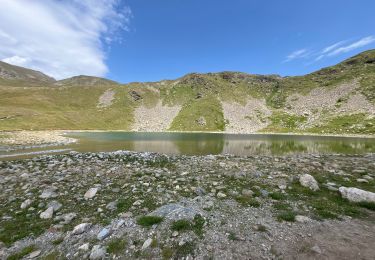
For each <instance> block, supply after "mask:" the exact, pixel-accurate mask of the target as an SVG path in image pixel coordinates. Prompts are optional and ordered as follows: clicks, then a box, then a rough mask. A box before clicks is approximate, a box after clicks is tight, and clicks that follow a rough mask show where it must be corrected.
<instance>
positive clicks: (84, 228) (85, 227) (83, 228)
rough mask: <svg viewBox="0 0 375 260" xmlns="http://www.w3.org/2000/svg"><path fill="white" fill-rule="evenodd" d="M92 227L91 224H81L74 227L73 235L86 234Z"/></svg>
mask: <svg viewBox="0 0 375 260" xmlns="http://www.w3.org/2000/svg"><path fill="white" fill-rule="evenodd" d="M90 227H91V223H81V224H79V225H77V226H75V227H74V229H73V232H72V234H73V235H80V234H82V233H84V232H86V231H87V230H88V229H89V228H90Z"/></svg>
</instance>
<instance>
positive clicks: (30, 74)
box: [0, 61, 56, 86]
mask: <svg viewBox="0 0 375 260" xmlns="http://www.w3.org/2000/svg"><path fill="white" fill-rule="evenodd" d="M55 81H56V80H55V79H54V78H51V77H49V76H47V75H45V74H43V73H42V72H39V71H36V70H31V69H26V68H23V67H19V66H14V65H11V64H8V63H5V62H2V61H0V84H1V85H9V86H17V85H18V86H20V85H25V86H34V85H45V84H52V83H54V82H55Z"/></svg>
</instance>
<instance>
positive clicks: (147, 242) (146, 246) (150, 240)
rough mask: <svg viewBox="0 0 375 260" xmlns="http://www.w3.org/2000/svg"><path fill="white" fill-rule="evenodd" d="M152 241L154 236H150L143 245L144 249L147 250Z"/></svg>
mask: <svg viewBox="0 0 375 260" xmlns="http://www.w3.org/2000/svg"><path fill="white" fill-rule="evenodd" d="M151 243H152V238H148V239H147V240H146V241H145V242H144V243H143V245H142V250H145V249H146V248H148V247H149V246H150V245H151Z"/></svg>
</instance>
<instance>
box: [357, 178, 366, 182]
mask: <svg viewBox="0 0 375 260" xmlns="http://www.w3.org/2000/svg"><path fill="white" fill-rule="evenodd" d="M357 182H359V183H368V180H366V179H361V178H360V179H357Z"/></svg>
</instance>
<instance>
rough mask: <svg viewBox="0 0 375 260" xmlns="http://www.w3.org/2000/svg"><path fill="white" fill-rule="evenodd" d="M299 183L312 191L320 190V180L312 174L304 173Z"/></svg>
mask: <svg viewBox="0 0 375 260" xmlns="http://www.w3.org/2000/svg"><path fill="white" fill-rule="evenodd" d="M299 183H300V184H301V185H302V186H303V187H306V188H309V189H310V190H312V191H317V190H319V185H318V182H317V181H316V180H315V178H314V177H313V176H311V175H310V174H303V175H302V176H301V177H300V178H299Z"/></svg>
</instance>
